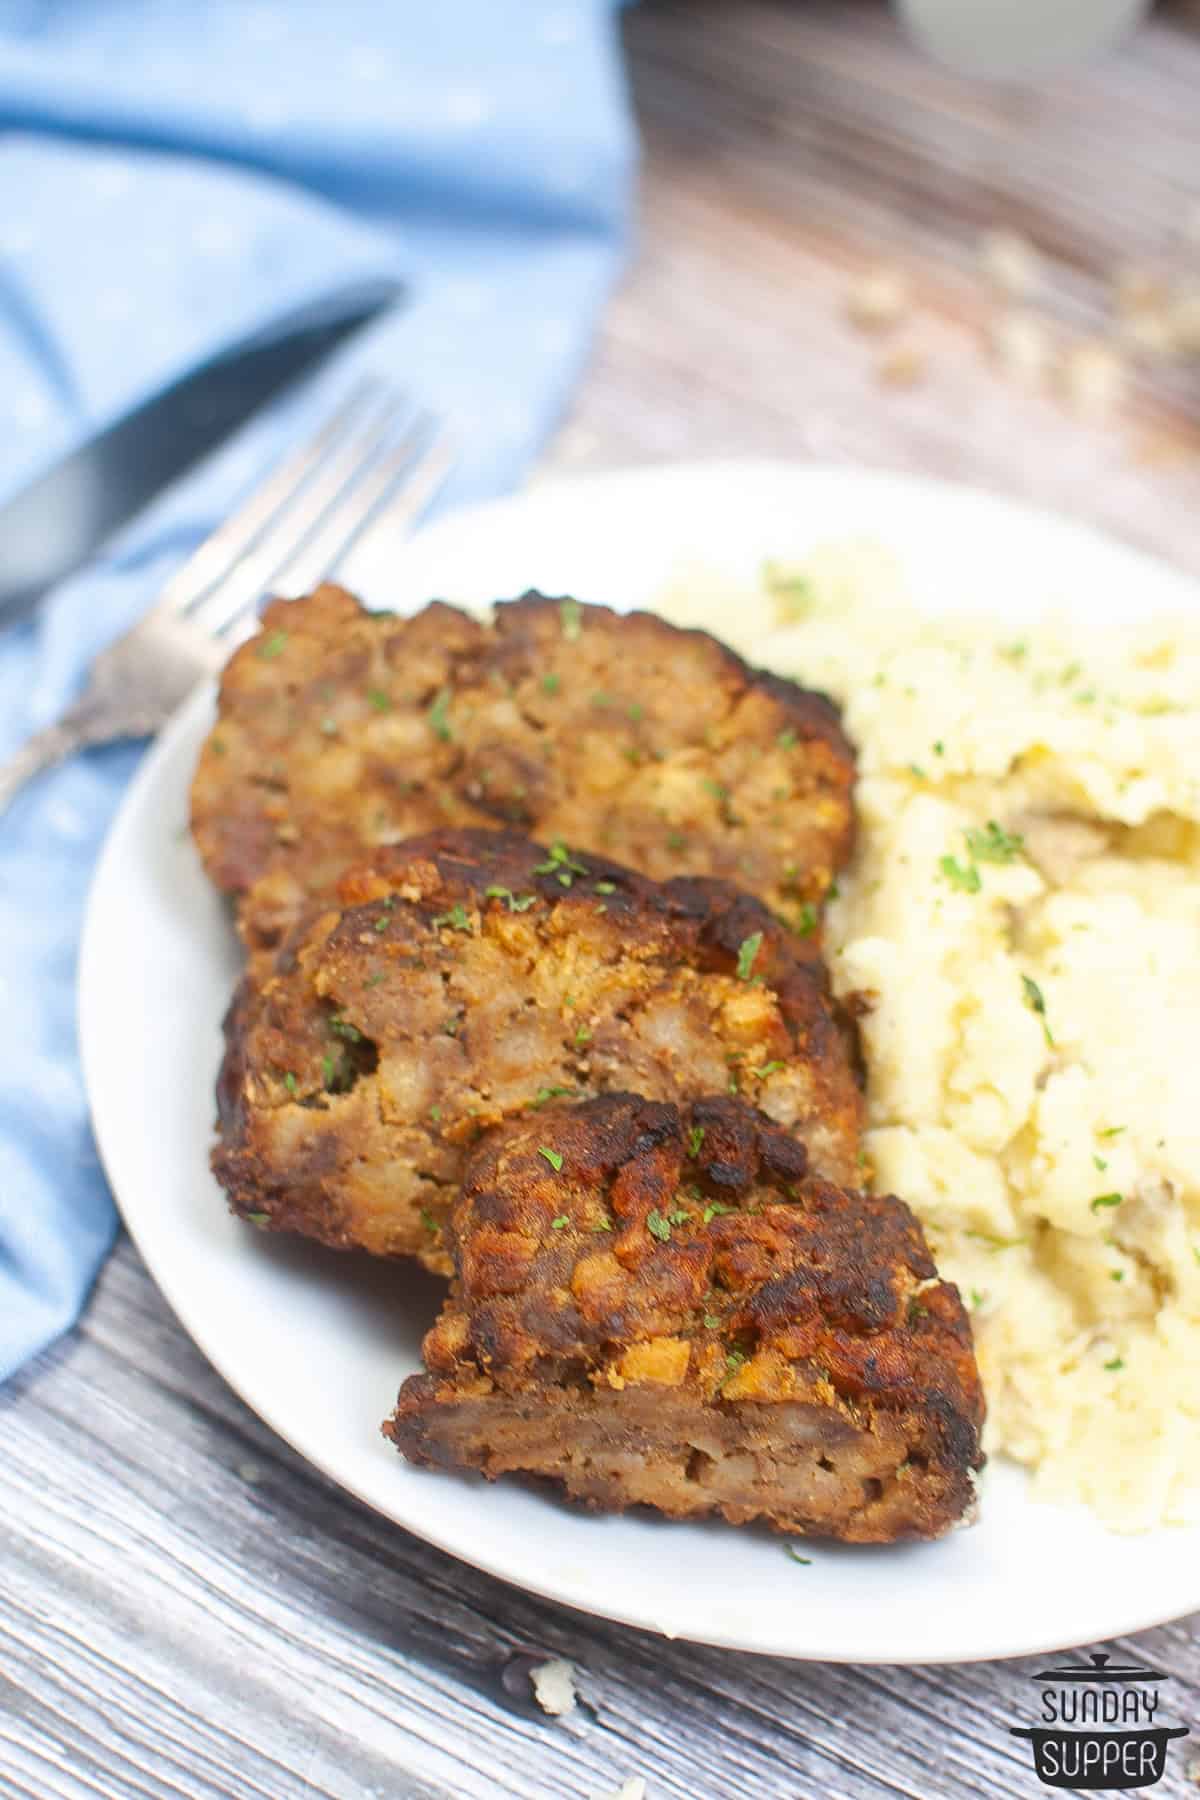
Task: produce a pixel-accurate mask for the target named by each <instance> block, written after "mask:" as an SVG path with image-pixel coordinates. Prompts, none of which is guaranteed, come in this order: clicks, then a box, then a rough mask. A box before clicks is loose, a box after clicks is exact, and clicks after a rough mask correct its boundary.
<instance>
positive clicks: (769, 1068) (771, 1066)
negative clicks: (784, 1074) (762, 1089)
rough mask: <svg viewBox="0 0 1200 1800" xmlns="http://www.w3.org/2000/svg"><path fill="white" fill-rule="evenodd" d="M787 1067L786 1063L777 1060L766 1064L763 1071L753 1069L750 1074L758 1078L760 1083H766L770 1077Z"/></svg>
mask: <svg viewBox="0 0 1200 1800" xmlns="http://www.w3.org/2000/svg"><path fill="white" fill-rule="evenodd" d="M786 1067H787V1064H786V1063H783V1062H780V1061H779V1060H778V1059H776V1060H775V1061H774V1062H767V1063H764V1064H763V1066H762V1068H761V1069H751V1071H750V1073H751V1074H752V1075H755V1076H757V1077H758V1079H759V1081H765V1080H766V1079H767V1076H768V1075H774V1074H775V1073H776V1072H777V1071H778V1070H780V1069H786Z"/></svg>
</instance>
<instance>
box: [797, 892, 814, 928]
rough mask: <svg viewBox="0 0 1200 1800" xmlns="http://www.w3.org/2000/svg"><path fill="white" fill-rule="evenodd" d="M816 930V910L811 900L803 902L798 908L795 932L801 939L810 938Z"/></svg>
mask: <svg viewBox="0 0 1200 1800" xmlns="http://www.w3.org/2000/svg"><path fill="white" fill-rule="evenodd" d="M816 929H817V909H816V907H815V906H814V905H813V903H812V901H811V900H805V901H804V902H803V904H802V905H801V908H800V919H799V922H798V924H797V926H796V930H797V931H798V932H799V934H800V936H801V937H811V936H812V934H813V932H814V931H815V930H816Z"/></svg>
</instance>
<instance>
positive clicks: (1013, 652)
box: [996, 638, 1029, 663]
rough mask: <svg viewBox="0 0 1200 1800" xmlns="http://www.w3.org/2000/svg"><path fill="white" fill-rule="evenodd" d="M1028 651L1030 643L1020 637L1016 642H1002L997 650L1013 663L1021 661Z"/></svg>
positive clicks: (1006, 660)
mask: <svg viewBox="0 0 1200 1800" xmlns="http://www.w3.org/2000/svg"><path fill="white" fill-rule="evenodd" d="M1028 653H1029V645H1028V644H1027V643H1026V642H1025V640H1024V639H1023V638H1018V639H1017V641H1016V643H1015V644H1001V645H1000V647H999V649H998V650H997V652H996V654H997V655H998V656H1002V657H1003V658H1004V660H1005V662H1012V663H1016V662H1020V660H1021V658H1022V657H1023V656H1026V655H1028Z"/></svg>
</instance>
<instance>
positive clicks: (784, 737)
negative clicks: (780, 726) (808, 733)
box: [775, 725, 800, 750]
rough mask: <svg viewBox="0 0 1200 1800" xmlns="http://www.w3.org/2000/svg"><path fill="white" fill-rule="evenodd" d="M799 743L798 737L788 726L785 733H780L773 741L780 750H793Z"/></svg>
mask: <svg viewBox="0 0 1200 1800" xmlns="http://www.w3.org/2000/svg"><path fill="white" fill-rule="evenodd" d="M799 741H800V739H799V737H798V736H797V734H796V733H795V732H794V731H793V730H792V728H791V726H790V725H789V726H788V728H787V730H786V731H781V732H780V733H779V736H778V737H777V738H776V739H775V742H776V743H777V744H778V745H779V748H780V749H781V750H794V749H795V748H796V745H797V744H798V743H799Z"/></svg>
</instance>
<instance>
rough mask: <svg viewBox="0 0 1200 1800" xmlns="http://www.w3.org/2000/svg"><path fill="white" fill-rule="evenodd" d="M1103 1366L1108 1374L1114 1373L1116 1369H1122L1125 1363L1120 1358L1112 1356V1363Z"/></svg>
mask: <svg viewBox="0 0 1200 1800" xmlns="http://www.w3.org/2000/svg"><path fill="white" fill-rule="evenodd" d="M1104 1366H1105V1368H1106V1369H1108V1370H1109V1371H1110V1372H1115V1371H1116V1370H1117V1369H1123V1368H1124V1367H1125V1362H1124V1359H1123V1358H1122V1357H1120V1356H1114V1357H1113V1359H1112V1361H1111V1362H1106V1363H1105V1365H1104Z"/></svg>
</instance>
